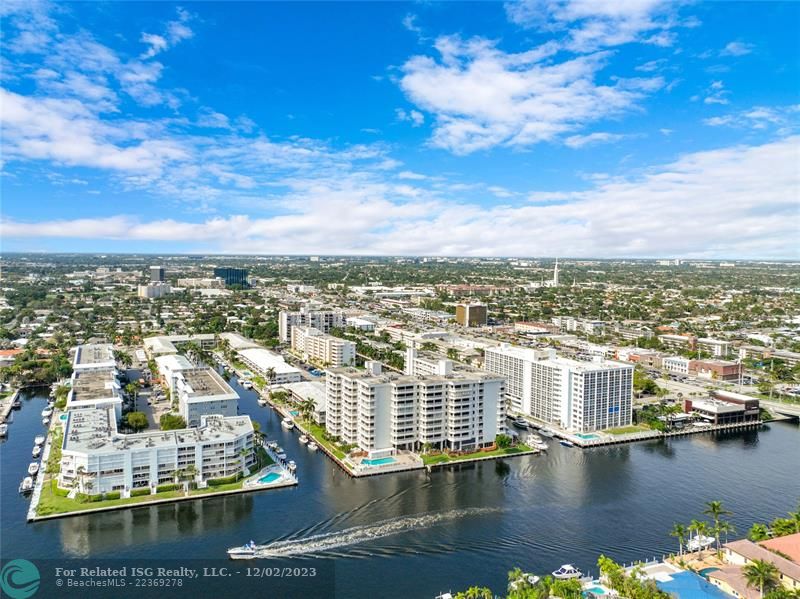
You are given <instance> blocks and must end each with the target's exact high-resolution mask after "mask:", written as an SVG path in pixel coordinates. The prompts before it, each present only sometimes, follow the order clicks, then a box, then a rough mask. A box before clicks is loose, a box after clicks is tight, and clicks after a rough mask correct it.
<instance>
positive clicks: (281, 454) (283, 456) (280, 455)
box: [275, 447, 286, 460]
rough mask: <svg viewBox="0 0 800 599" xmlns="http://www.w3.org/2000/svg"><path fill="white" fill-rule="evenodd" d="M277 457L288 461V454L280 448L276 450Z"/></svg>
mask: <svg viewBox="0 0 800 599" xmlns="http://www.w3.org/2000/svg"><path fill="white" fill-rule="evenodd" d="M275 455H277V456H278V459H279V460H285V459H286V452H285V451H283V449H281V448H280V447H278V449H276V450H275Z"/></svg>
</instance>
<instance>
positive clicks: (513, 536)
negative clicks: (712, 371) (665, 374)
mask: <svg viewBox="0 0 800 599" xmlns="http://www.w3.org/2000/svg"><path fill="white" fill-rule="evenodd" d="M231 385H232V386H233V387H234V388H235V389H236V390H237V391H238V392H239V394H240V395H241V398H242V399H241V402H240V411H241V412H242V413H247V414H250V415H251V416H252V417H253V418H254V419H255V420H257V421H258V422H260V423H261V427H262V431H263V432H264V433H266V435H267V436H268V437H269V438H270V439H275V440H277V441H278V442H279V443H280V444H281V445H282V446H283V447H284V448H285V449H286V451H287V453H288V454H289V458H290V459H294V460H295V461H296V462H297V464H298V474H299V478H300V484H299V486H297V487H294V488H290V489H284V490H273V491H265V492H261V493H255V494H247V495H237V496H229V497H219V498H213V499H206V500H202V501H191V502H183V503H180V504H172V505H162V506H157V507H156V506H153V507H145V508H139V509H132V510H123V511H118V512H111V513H106V514H97V515H93V516H81V517H74V518H66V519H61V520H55V521H50V522H40V523H35V524H26V523H25V514H26V511H27V505H28V503H27V500H26V499H25V498H23V497H21V496H20V495H19V494H18V493H17V487H18V486H19V483H20V481H21V480H22V478H23V477H24V475H25V471H26V469H27V466H28V464H29V462H30V461H31V454H30V452H31V449H32V447H33V438H34V436H35V435H36V434H38V433H40V432H41V431H42V424H41V416H40V412H41V410H42V409H43V407H44V405H45V403H46V397H45V395H30V394H28V395H24V396H23V404H24V405H23V409H22V411H20V412H16V415H15V421H14V422H13V423H12V424H11V426H10V427H9V433H8V439H6V440H5V441H3V442H2V444H0V483H2V492H1V496H0V515H1V516H2V539H1V540H0V553H2V555H3V557H4V558H11V557H24V558H27V559H31V560H35V559H60V558H74V557H91V558H100V557H103V558H107V557H110V556H112V557H114V558H117V559H128V558H137V559H138V558H143V557H147V558H156V559H183V558H187V557H192V558H224V557H225V550H226V549H227V548H228V547H231V546H233V545H240V544H242V543H244V542H246V541H248V540H250V539H255V541H256V542H257V543H274V542H281V544H280V545H276V547H281V548H282V551H284V552H285V553H286V554H287V555H289V556H291V558H290V559H291V561H292V562H296V563H298V564H312V563H316V562H319V560H325V563H326V564H327V563H331V562H330V561H329V560H333V561H332V563H333V564H334V569H335V585H336V596H337V597H346V598H356V597H421V598H425V597H429V598H430V597H433V596H435V595H436V594H437V593H439V592H441V591H447V590H451V589H452V590H454V591H455V590H458V589H464V588H466V587H467V586H470V585H474V584H477V585H487V586H490V587H491V588H493V589H494V590H495V591H496V592H500V591H502V590H504V588H505V581H506V572H507V571H508V570H509V569H511V568H512V567H514V566H520V567H522V568H523V569H525V570H527V571H531V572H537V573H546V572H549V571H551V570H554V569H555V568H557V567H558V566H559V565H561V564H563V563H566V562H570V563H574V564H575V565H577V566H578V567H580V568H581V569H583V570H584V571H592V572H595V573H596V567H595V562H596V560H597V556H598V555H599V554H600V553H605V554H606V555H609V556H611V557H613V558H615V559H617V560H619V561H631V560H634V559H640V558H645V557H651V556H661V555H662V554H665V553H668V552H671V551H675V550H676V548H677V547H676V542H675V540H674V539H673V538H671V537H670V536H669V534H668V533H669V530H670V528H671V526H672V524H673V523H674V522H676V521H681V522H684V523H688V522H689V520H691V519H692V518H698V519H702V517H703V516H702V510H703V504H704V502H706V501H708V500H712V499H719V500H722V501H723V503H724V504H725V506H726V507H727V508H728V509H729V510H731V511H732V512H734V515H733V516H732V517H731V520H732V522H733V524H734V525H735V526H736V528H737V530H738V531H740V532H742V533H744V532H746V530H747V528H749V526H750V524H751V523H752V522H753V521H754V520H769V519H772V518H774V517H776V516H783V515H785V513H786V512H788V511H790V510H793V509H795V508H796V507H797V503H798V500H799V499H800V429H798V426H797V424H787V423H774V424H771V425H769V426H767V427H765V428H764V429H763V430H761V431H757V432H756V431H752V432H742V433H735V434H725V435H713V434H702V435H695V436H691V437H684V438H676V439H671V440H666V441H665V440H659V441H653V442H646V443H637V444H632V445H622V446H614V447H608V448H597V449H593V450H579V449H576V448H565V447H562V446H560V445H558V444H557V443H555V442H552V443H550V445H551V449H550V451H549V453H548V454H547V455H541V456H527V457H522V458H514V459H508V460H505V461H501V462H484V463H480V464H473V465H463V466H461V467H459V468H458V469H453V470H441V471H436V472H434V473H432V474H428V473H426V472H412V473H406V474H394V475H386V476H378V477H371V478H366V479H360V480H354V479H351V478H349V477H348V476H347V475H345V474H344V473H343V472H342V471H341V470H339V469H338V468H337V467H336V466H335V465H334V464H333V463H332V462H331V461H330V460H328V458H326V457H325V456H324V455H323V454H322V453H311V452H309V451H308V450H307V449H306V447H305V446H303V445H301V444H300V443H299V442H298V441H297V435H296V433H292V432H287V431H285V430H284V429H282V428H281V426H280V418H279V417H278V416H277V415H276V414H275V413H273V411H272V410H271V409H270V408H264V407H260V406H259V405H258V404H257V402H256V395H255V393H254V392H252V391H248V390H245V389H242V388H241V387H239V386H238V385H237V384H236V381H235V380H231ZM231 584H232V585H233V586H234V587H235V585H236V583H235V582H233V581H232V582H231Z"/></svg>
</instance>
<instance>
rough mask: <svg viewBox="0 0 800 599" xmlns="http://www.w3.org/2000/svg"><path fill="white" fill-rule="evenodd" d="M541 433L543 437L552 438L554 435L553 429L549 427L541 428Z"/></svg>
mask: <svg viewBox="0 0 800 599" xmlns="http://www.w3.org/2000/svg"><path fill="white" fill-rule="evenodd" d="M539 434H540V435H542V436H543V437H550V438H552V437H553V436H554V435H553V431H551V430H550V429H549V428H542V429H539Z"/></svg>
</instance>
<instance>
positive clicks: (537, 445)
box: [533, 441, 550, 451]
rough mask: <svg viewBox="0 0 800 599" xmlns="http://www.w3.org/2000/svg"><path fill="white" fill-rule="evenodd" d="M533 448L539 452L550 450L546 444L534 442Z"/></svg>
mask: <svg viewBox="0 0 800 599" xmlns="http://www.w3.org/2000/svg"><path fill="white" fill-rule="evenodd" d="M533 446H534V447H535V448H536V449H538V450H540V451H547V450H548V449H550V446H549V445H548V444H547V443H545V442H544V441H542V442H540V443H539V442H536V441H534V443H533Z"/></svg>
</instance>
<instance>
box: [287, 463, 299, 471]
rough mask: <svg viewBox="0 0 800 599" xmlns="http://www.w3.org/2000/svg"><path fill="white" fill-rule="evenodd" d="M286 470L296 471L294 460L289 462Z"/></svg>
mask: <svg viewBox="0 0 800 599" xmlns="http://www.w3.org/2000/svg"><path fill="white" fill-rule="evenodd" d="M288 468H289V472H294V471H295V470H297V464H295V463H294V460H289V464H288Z"/></svg>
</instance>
